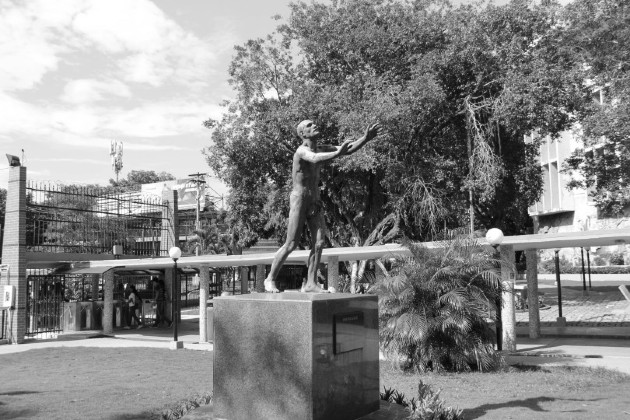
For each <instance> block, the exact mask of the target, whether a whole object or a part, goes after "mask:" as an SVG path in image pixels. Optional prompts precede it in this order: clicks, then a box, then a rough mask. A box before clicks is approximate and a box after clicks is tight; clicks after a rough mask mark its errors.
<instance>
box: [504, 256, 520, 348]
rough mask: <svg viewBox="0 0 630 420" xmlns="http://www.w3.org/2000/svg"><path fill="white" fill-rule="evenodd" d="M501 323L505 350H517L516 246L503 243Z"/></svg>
mask: <svg viewBox="0 0 630 420" xmlns="http://www.w3.org/2000/svg"><path fill="white" fill-rule="evenodd" d="M500 251H501V284H502V286H503V289H504V292H503V294H502V296H501V301H502V312H501V325H502V330H503V335H502V338H503V350H504V351H516V308H515V306H514V282H515V280H516V274H515V265H516V261H515V259H514V247H513V246H511V245H501V247H500Z"/></svg>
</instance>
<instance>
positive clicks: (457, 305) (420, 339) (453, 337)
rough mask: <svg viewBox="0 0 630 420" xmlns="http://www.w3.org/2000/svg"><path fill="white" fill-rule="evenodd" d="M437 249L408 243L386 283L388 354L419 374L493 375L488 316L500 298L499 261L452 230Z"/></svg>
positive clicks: (381, 288) (383, 318)
mask: <svg viewBox="0 0 630 420" xmlns="http://www.w3.org/2000/svg"><path fill="white" fill-rule="evenodd" d="M435 244H436V245H437V246H435V247H432V248H427V247H425V246H423V245H419V244H413V243H407V244H406V245H407V247H408V248H409V249H410V251H411V256H410V257H404V258H402V257H401V258H397V260H396V262H395V264H394V267H393V269H392V272H391V274H390V275H389V276H386V277H383V278H380V279H379V280H378V282H377V284H376V286H375V287H374V291H375V292H376V293H378V294H379V295H380V298H379V313H380V315H379V316H380V320H379V322H380V329H379V330H380V335H381V343H382V345H383V347H384V350H385V352H386V353H388V354H392V355H397V356H398V357H401V358H402V359H403V360H405V366H404V367H406V368H412V367H413V368H415V369H417V370H420V371H426V370H436V371H443V370H447V371H469V370H473V369H475V370H490V369H493V368H495V367H496V366H497V364H498V362H499V361H500V358H499V356H498V355H497V354H496V353H495V351H494V346H493V344H494V342H495V333H494V331H493V329H492V327H491V326H490V325H489V323H488V320H489V318H494V317H495V315H496V306H495V304H494V302H496V299H497V298H499V297H500V293H501V285H500V281H499V279H500V274H499V267H500V261H499V260H498V259H497V258H496V257H494V254H493V252H492V250H491V249H485V248H484V247H482V246H481V245H480V244H479V242H478V241H477V240H476V239H474V238H470V237H467V236H463V235H459V234H457V233H453V232H450V233H448V234H447V238H446V239H445V240H443V241H439V242H437V243H435Z"/></svg>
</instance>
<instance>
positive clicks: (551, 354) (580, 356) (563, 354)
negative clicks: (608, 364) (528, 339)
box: [507, 352, 605, 359]
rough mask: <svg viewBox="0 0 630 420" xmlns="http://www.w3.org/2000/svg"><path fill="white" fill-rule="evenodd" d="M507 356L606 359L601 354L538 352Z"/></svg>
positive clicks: (509, 354)
mask: <svg viewBox="0 0 630 420" xmlns="http://www.w3.org/2000/svg"><path fill="white" fill-rule="evenodd" d="M507 356H516V357H519V356H521V357H547V358H559V359H604V358H605V356H603V355H601V354H566V353H536V352H517V353H508V354H507Z"/></svg>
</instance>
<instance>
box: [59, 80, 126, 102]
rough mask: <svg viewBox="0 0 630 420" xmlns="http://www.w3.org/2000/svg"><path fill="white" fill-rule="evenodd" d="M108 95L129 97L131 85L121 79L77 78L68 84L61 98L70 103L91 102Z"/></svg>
mask: <svg viewBox="0 0 630 420" xmlns="http://www.w3.org/2000/svg"><path fill="white" fill-rule="evenodd" d="M107 96H117V97H124V98H129V97H131V90H130V89H129V86H127V85H126V84H124V83H122V82H121V81H119V80H95V79H77V80H72V81H70V82H68V83H67V84H66V86H65V87H64V90H63V94H62V95H61V100H62V101H64V102H70V103H89V102H97V101H101V100H103V99H105V97H107Z"/></svg>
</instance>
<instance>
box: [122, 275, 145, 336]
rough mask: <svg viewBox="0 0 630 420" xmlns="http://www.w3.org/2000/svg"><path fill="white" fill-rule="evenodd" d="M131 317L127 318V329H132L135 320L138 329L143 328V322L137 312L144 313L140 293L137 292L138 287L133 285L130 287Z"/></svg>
mask: <svg viewBox="0 0 630 420" xmlns="http://www.w3.org/2000/svg"><path fill="white" fill-rule="evenodd" d="M129 289H130V293H129V317H128V318H127V327H125V329H130V328H131V321H132V320H133V319H135V320H136V324H137V325H138V329H140V328H142V327H143V325H142V321H140V318H139V317H138V313H137V312H136V311H142V306H141V305H142V300H141V299H140V296H139V295H138V291H137V290H136V286H134V285H133V284H132V285H130V286H129Z"/></svg>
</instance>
